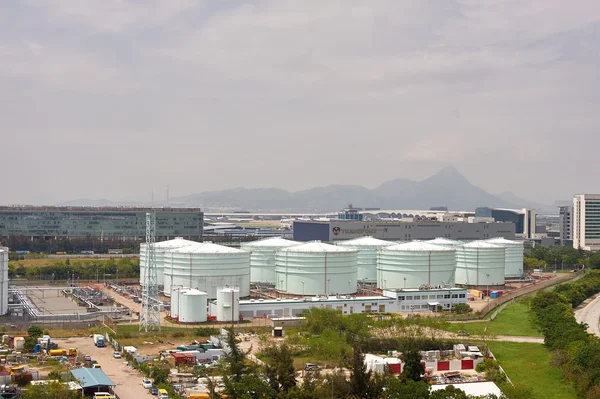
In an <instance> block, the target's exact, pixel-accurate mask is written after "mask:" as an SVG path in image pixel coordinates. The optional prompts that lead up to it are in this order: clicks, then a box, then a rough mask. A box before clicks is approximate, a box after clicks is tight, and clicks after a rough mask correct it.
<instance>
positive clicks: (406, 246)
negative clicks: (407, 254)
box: [383, 241, 455, 252]
mask: <svg viewBox="0 0 600 399" xmlns="http://www.w3.org/2000/svg"><path fill="white" fill-rule="evenodd" d="M383 249H384V250H386V251H417V252H430V251H435V252H454V251H455V250H454V248H450V247H443V246H441V245H435V244H430V243H428V242H424V241H411V242H405V243H402V244H396V245H393V246H391V247H387V248H383Z"/></svg>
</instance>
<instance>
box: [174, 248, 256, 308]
mask: <svg viewBox="0 0 600 399" xmlns="http://www.w3.org/2000/svg"><path fill="white" fill-rule="evenodd" d="M164 265H165V268H164V270H165V282H170V284H169V285H168V286H167V285H166V284H165V288H164V293H165V295H170V294H171V287H172V286H176V285H181V286H185V287H190V288H196V289H198V290H200V291H204V292H206V293H207V294H208V296H209V298H211V299H214V298H216V297H217V288H218V287H223V286H227V285H229V286H232V287H234V286H235V287H239V290H240V296H249V295H250V253H249V252H248V251H243V250H241V249H236V248H230V247H226V246H223V245H217V244H213V243H211V242H205V243H199V244H197V245H191V246H187V247H182V248H176V249H172V250H170V251H169V252H168V253H166V254H165V257H164Z"/></svg>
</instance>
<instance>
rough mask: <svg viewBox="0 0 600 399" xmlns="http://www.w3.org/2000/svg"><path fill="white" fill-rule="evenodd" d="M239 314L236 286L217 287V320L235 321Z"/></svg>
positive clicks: (238, 292)
mask: <svg viewBox="0 0 600 399" xmlns="http://www.w3.org/2000/svg"><path fill="white" fill-rule="evenodd" d="M239 314H240V290H239V289H238V288H237V287H232V288H230V287H225V288H219V289H217V321H237V320H239Z"/></svg>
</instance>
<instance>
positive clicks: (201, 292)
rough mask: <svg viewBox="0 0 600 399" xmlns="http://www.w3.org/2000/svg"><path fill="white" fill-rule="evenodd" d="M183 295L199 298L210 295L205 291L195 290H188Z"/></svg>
mask: <svg viewBox="0 0 600 399" xmlns="http://www.w3.org/2000/svg"><path fill="white" fill-rule="evenodd" d="M183 295H193V296H199V295H208V294H207V293H206V292H204V291H200V290H197V289H195V288H193V289H191V290H187V291H186V292H184V293H183Z"/></svg>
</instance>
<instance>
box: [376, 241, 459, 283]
mask: <svg viewBox="0 0 600 399" xmlns="http://www.w3.org/2000/svg"><path fill="white" fill-rule="evenodd" d="M377 268H378V270H379V281H377V287H378V288H381V289H404V288H419V287H421V286H423V285H426V286H439V285H443V284H448V283H450V282H451V280H452V278H453V277H454V272H455V269H456V250H455V249H454V248H450V247H443V246H440V245H433V244H429V243H426V242H423V241H411V242H406V243H402V244H396V245H394V246H391V247H385V248H381V249H380V250H379V252H378V262H377Z"/></svg>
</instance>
